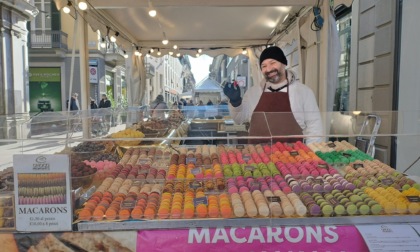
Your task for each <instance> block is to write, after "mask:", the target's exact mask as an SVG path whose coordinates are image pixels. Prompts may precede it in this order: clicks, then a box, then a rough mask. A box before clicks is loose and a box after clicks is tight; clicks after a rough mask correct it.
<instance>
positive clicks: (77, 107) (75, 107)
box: [67, 93, 80, 111]
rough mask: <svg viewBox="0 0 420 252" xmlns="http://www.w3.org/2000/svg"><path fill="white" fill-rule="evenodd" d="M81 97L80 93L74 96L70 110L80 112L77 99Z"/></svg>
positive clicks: (71, 99)
mask: <svg viewBox="0 0 420 252" xmlns="http://www.w3.org/2000/svg"><path fill="white" fill-rule="evenodd" d="M78 96H79V94H78V93H73V95H72V96H71V98H70V110H71V111H74V110H79V108H80V107H79V100H78V99H77V98H78ZM67 108H69V101H68V100H67Z"/></svg>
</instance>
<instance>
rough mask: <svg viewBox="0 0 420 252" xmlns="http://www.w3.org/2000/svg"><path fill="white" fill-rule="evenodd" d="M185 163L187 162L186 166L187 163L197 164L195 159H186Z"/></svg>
mask: <svg viewBox="0 0 420 252" xmlns="http://www.w3.org/2000/svg"><path fill="white" fill-rule="evenodd" d="M186 162H187V164H188V163H193V164H195V162H197V159H196V158H187V159H186Z"/></svg>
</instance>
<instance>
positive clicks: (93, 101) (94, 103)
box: [90, 97, 98, 109]
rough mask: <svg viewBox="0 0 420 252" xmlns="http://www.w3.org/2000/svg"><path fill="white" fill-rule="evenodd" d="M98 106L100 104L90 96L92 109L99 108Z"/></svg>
mask: <svg viewBox="0 0 420 252" xmlns="http://www.w3.org/2000/svg"><path fill="white" fill-rule="evenodd" d="M97 108H98V105H97V104H96V101H95V99H93V98H92V97H90V109H97Z"/></svg>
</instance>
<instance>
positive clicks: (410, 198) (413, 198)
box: [406, 196, 420, 203]
mask: <svg viewBox="0 0 420 252" xmlns="http://www.w3.org/2000/svg"><path fill="white" fill-rule="evenodd" d="M406 198H407V200H408V201H409V202H413V203H417V202H420V197H419V196H406Z"/></svg>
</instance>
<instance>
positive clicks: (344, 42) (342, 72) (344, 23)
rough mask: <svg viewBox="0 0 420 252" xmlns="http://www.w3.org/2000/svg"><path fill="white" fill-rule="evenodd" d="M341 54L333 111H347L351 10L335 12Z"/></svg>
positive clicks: (340, 9) (342, 8) (341, 9)
mask: <svg viewBox="0 0 420 252" xmlns="http://www.w3.org/2000/svg"><path fill="white" fill-rule="evenodd" d="M335 14H336V20H337V21H336V24H337V30H338V37H339V40H340V44H341V54H340V61H339V66H338V76H337V77H338V82H337V89H336V93H335V98H334V107H333V110H334V111H348V108H349V93H350V85H349V83H350V82H349V78H350V53H351V51H350V44H351V8H346V7H340V8H338V9H336V10H335Z"/></svg>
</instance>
